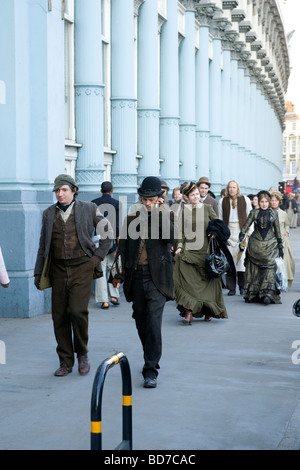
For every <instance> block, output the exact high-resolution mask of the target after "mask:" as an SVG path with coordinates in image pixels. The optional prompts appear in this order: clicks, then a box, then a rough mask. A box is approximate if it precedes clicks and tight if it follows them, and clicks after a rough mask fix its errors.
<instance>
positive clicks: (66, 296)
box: [34, 174, 112, 377]
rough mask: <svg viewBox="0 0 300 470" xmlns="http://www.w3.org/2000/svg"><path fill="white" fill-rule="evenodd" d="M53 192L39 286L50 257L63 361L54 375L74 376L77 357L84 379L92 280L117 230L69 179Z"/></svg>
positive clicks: (36, 270) (43, 233)
mask: <svg viewBox="0 0 300 470" xmlns="http://www.w3.org/2000/svg"><path fill="white" fill-rule="evenodd" d="M53 191H54V192H55V195H56V198H57V203H56V204H53V205H51V206H50V207H48V209H46V210H45V211H44V212H43V220H42V229H41V235H40V243H39V249H38V253H37V259H36V264H35V268H34V284H35V286H36V288H37V289H41V286H40V281H41V275H42V272H43V267H44V264H45V262H46V260H47V259H50V267H49V277H50V280H51V285H52V319H53V325H54V333H55V337H56V341H57V349H56V351H57V354H58V357H59V362H60V367H59V368H58V369H57V370H56V371H55V375H56V376H58V377H63V376H66V375H67V374H69V373H70V372H72V368H73V365H74V355H75V354H77V358H78V371H79V373H80V374H82V375H84V374H86V373H88V372H89V370H90V364H89V360H88V355H87V353H88V348H87V344H88V313H89V312H88V303H89V299H90V295H91V287H92V280H93V275H94V270H95V268H96V267H97V266H98V265H99V263H100V262H101V261H102V260H103V259H104V257H105V255H106V253H107V251H108V249H109V246H110V243H111V238H112V230H111V226H110V224H109V222H108V221H107V220H106V219H105V218H104V217H103V216H102V215H101V214H100V213H99V212H98V211H97V206H96V205H95V204H93V203H91V202H81V201H78V200H77V199H76V195H77V191H78V186H77V185H76V183H75V181H74V179H73V178H72V177H71V176H70V175H66V174H62V175H59V176H57V178H56V179H55V181H54V188H53ZM95 228H97V232H99V231H100V232H101V234H102V238H101V240H100V242H99V247H98V248H97V249H96V247H95V245H94V243H93V241H92V235H93V231H94V229H95ZM105 230H107V231H105ZM104 234H106V235H107V238H105V235H104Z"/></svg>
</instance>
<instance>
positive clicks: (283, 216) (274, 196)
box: [271, 191, 295, 287]
mask: <svg viewBox="0 0 300 470" xmlns="http://www.w3.org/2000/svg"><path fill="white" fill-rule="evenodd" d="M281 200H282V194H281V193H280V192H279V191H274V192H272V193H271V207H272V209H274V210H275V211H277V212H278V217H279V225H280V232H281V236H282V244H283V254H284V258H283V261H284V266H285V269H286V274H287V279H288V286H289V287H291V286H292V283H293V279H294V275H295V260H294V257H293V254H292V250H291V244H290V241H289V233H290V226H289V218H288V215H287V213H286V212H285V211H283V210H282V209H280V207H279V206H280V204H281Z"/></svg>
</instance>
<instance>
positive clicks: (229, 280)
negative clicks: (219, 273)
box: [226, 271, 245, 290]
mask: <svg viewBox="0 0 300 470" xmlns="http://www.w3.org/2000/svg"><path fill="white" fill-rule="evenodd" d="M237 281H238V286H239V288H240V289H241V288H244V287H245V273H244V272H243V271H238V272H237ZM226 287H227V289H229V290H235V288H236V276H232V275H231V274H227V275H226Z"/></svg>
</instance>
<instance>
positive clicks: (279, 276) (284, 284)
mask: <svg viewBox="0 0 300 470" xmlns="http://www.w3.org/2000/svg"><path fill="white" fill-rule="evenodd" d="M275 262H276V277H275V287H276V289H278V290H280V291H287V289H288V279H287V273H286V269H285V265H284V261H283V259H282V258H280V257H278V258H275Z"/></svg>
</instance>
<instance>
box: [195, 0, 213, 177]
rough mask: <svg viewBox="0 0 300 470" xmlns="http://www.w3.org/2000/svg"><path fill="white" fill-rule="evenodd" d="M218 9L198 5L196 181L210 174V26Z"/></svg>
mask: <svg viewBox="0 0 300 470" xmlns="http://www.w3.org/2000/svg"><path fill="white" fill-rule="evenodd" d="M215 10H216V8H215V7H214V6H213V5H212V4H209V5H202V4H198V5H196V19H197V20H198V22H199V24H200V28H199V50H198V51H197V53H196V179H197V180H198V179H199V178H201V176H207V177H209V174H210V170H209V168H210V149H209V134H210V129H209V88H210V81H209V47H210V46H209V25H210V23H211V19H212V17H213V15H214V13H215Z"/></svg>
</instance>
